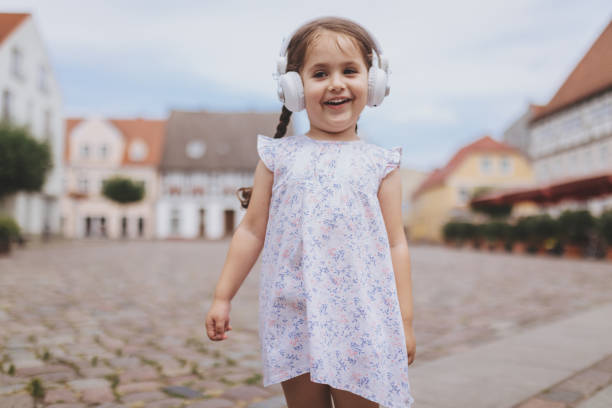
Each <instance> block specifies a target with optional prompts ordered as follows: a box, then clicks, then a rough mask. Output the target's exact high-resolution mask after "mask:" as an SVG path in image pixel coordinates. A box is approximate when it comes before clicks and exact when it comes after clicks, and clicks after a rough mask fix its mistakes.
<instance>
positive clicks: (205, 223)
mask: <svg viewBox="0 0 612 408" xmlns="http://www.w3.org/2000/svg"><path fill="white" fill-rule="evenodd" d="M279 117H280V112H279V113H272V114H262V113H212V112H180V111H173V112H172V113H171V115H170V118H169V119H168V123H167V126H166V137H165V142H164V149H163V158H162V161H161V165H160V175H161V189H160V196H159V199H158V202H157V221H156V225H157V237H158V238H180V239H195V238H207V239H220V238H223V237H226V236H229V235H231V234H232V233H233V232H234V229H235V227H236V226H237V225H238V224H239V223H240V221H241V220H242V217H243V216H244V214H245V212H246V210H245V209H243V208H242V207H241V204H240V201H239V200H238V197H237V195H236V190H238V189H239V188H241V187H250V186H252V185H253V174H254V171H255V167H256V165H257V161H258V159H259V158H258V155H257V134H258V133H260V134H264V135H267V136H270V137H272V136H274V132H275V131H276V126H277V125H278V121H279ZM291 132H292V130H291V126H289V127H288V129H287V135H291V134H292V133H291Z"/></svg>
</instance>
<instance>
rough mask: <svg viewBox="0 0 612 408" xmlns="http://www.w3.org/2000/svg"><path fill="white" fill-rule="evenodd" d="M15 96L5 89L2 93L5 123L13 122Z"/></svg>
mask: <svg viewBox="0 0 612 408" xmlns="http://www.w3.org/2000/svg"><path fill="white" fill-rule="evenodd" d="M12 104H13V95H12V94H11V91H9V90H8V89H5V90H4V92H2V120H3V121H5V122H10V121H11V114H12V109H13V106H12Z"/></svg>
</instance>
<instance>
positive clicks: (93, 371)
mask: <svg viewBox="0 0 612 408" xmlns="http://www.w3.org/2000/svg"><path fill="white" fill-rule="evenodd" d="M79 371H80V373H81V375H82V376H83V377H90V378H91V377H94V378H95V377H97V378H103V377H105V376H107V375H109V374H114V373H115V372H116V370H115V369H114V368H110V367H106V366H104V365H100V363H98V366H96V367H87V368H82V369H81V370H79Z"/></svg>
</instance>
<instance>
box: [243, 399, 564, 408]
mask: <svg viewBox="0 0 612 408" xmlns="http://www.w3.org/2000/svg"><path fill="white" fill-rule="evenodd" d="M566 407H567V405H565V403H563V402H557V401H549V400H543V399H540V398H531V399H529V400H528V401H526V402H524V403H522V404H520V405H518V406H517V407H516V408H566ZM249 408H251V407H249Z"/></svg>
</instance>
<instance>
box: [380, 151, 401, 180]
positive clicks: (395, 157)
mask: <svg viewBox="0 0 612 408" xmlns="http://www.w3.org/2000/svg"><path fill="white" fill-rule="evenodd" d="M385 150H386V152H385V161H384V163H383V172H382V176H381V179H383V178H385V177H386V176H387V174H389V173H391V171H393V170H395V169H397V168H399V166H400V162H401V160H402V147H401V146H395V147H392V148H391V149H385Z"/></svg>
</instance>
